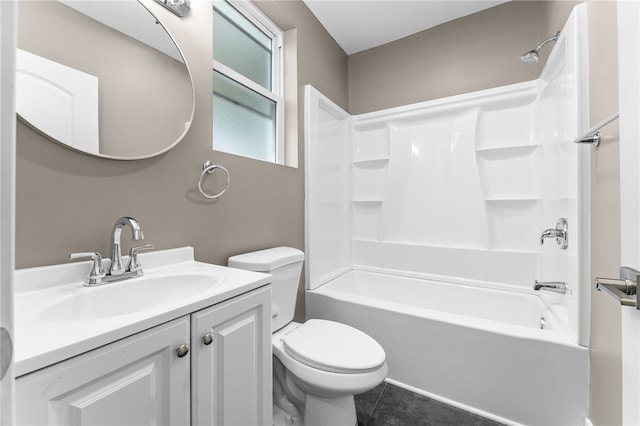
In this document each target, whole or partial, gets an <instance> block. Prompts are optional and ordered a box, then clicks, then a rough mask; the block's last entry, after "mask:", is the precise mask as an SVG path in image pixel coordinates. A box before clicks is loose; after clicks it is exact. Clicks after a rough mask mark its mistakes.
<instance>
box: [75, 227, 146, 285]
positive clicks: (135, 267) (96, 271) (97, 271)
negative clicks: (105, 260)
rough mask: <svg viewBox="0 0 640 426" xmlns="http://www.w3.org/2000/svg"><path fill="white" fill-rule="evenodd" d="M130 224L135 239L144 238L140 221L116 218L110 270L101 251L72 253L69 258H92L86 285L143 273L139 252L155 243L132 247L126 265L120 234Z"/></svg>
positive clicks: (111, 239)
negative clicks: (103, 259) (123, 259)
mask: <svg viewBox="0 0 640 426" xmlns="http://www.w3.org/2000/svg"><path fill="white" fill-rule="evenodd" d="M125 226H128V227H130V228H131V233H132V236H133V241H140V240H142V239H143V238H144V235H143V234H142V228H141V227H140V223H138V221H137V220H135V219H134V218H132V217H127V216H125V217H121V218H119V219H118V220H116V223H115V224H114V225H113V229H112V230H111V237H110V247H109V251H110V261H111V262H110V264H109V268H108V270H105V267H104V265H103V264H102V256H101V255H100V253H93V252H91V253H72V254H71V255H69V259H80V258H87V257H89V258H91V259H92V260H93V264H92V267H91V271H90V272H89V276H88V277H87V279H86V280H85V284H84V285H85V286H89V287H91V286H96V285H101V284H106V283H111V282H115V281H122V280H126V279H129V278H134V277H140V276H142V275H143V272H142V266H141V265H140V261H139V260H138V253H139V252H140V251H142V250H148V249H152V248H153V244H145V245H142V246H138V247H132V248H131V250H130V251H129V265H128V267H127V268H125V267H124V264H123V261H122V248H121V245H120V235H121V234H122V228H124V227H125Z"/></svg>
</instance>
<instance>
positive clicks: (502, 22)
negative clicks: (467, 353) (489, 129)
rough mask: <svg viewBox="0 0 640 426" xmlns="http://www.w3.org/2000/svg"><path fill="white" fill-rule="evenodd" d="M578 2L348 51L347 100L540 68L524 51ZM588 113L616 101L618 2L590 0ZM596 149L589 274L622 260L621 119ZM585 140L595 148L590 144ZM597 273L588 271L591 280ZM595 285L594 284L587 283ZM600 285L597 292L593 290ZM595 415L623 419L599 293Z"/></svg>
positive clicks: (614, 349) (603, 113)
mask: <svg viewBox="0 0 640 426" xmlns="http://www.w3.org/2000/svg"><path fill="white" fill-rule="evenodd" d="M577 3H578V2H575V1H513V2H510V3H506V4H503V5H500V6H497V7H494V8H492V9H488V10H486V11H483V12H480V13H477V14H474V15H471V16H468V17H464V18H461V19H458V20H455V21H452V22H449V23H446V24H444V25H440V26H438V27H435V28H433V29H430V30H427V31H424V32H421V33H418V34H415V35H413V36H410V37H407V38H404V39H402V40H398V41H396V42H393V43H390V44H387V45H384V46H380V47H377V48H374V49H370V50H367V51H364V52H361V53H357V54H354V55H351V56H350V57H349V109H350V112H352V113H354V114H357V113H364V112H369V111H375V110H379V109H384V108H390V107H394V106H398V105H404V104H408V103H414V102H420V101H426V100H430V99H436V98H440V97H443V96H452V95H457V94H461V93H466V92H469V91H474V90H481V89H486V88H491V87H496V86H502V85H506V84H511V83H516V82H521V81H526V80H531V79H535V78H537V77H538V76H539V74H540V71H541V70H542V67H543V65H544V62H545V59H546V58H547V57H548V54H549V52H550V51H551V46H545V49H543V51H542V52H541V53H542V55H541V61H540V63H539V64H537V65H535V66H528V65H524V64H522V63H521V62H520V61H519V60H518V57H519V56H520V55H521V54H522V53H523V52H525V51H527V50H529V49H532V48H534V47H535V46H536V45H538V44H539V43H540V42H541V41H542V40H543V39H545V38H546V37H549V36H551V35H554V34H555V33H556V31H557V30H559V29H561V28H562V27H563V25H564V22H565V21H566V18H567V17H568V16H569V13H570V12H571V8H572V7H573V6H574V5H575V4H577ZM588 12H589V29H590V31H589V32H590V34H589V40H590V52H589V56H590V66H589V74H590V121H591V124H595V123H597V122H599V121H601V120H603V119H604V118H606V117H609V116H610V115H611V114H613V113H614V112H616V111H617V110H618V97H617V90H618V86H617V65H616V64H617V34H616V27H617V25H616V17H615V13H616V2H615V1H595V0H591V1H589V2H588ZM603 134H604V136H605V138H606V142H605V143H603V145H602V146H601V147H600V148H599V149H598V150H593V151H591V160H592V161H591V162H592V165H591V167H592V174H591V238H592V239H591V256H592V262H591V274H592V278H593V277H595V276H613V277H615V276H617V274H618V272H617V270H618V267H619V265H620V236H619V235H620V219H619V217H620V211H619V200H620V193H619V192H620V191H619V160H618V131H617V125H612V126H609V127H608V128H607V129H605V131H604V133H603ZM585 149H590V148H589V147H585ZM592 281H593V279H592V280H591V282H592ZM585 285H589V286H590V287H592V286H591V285H590V283H585ZM592 293H593V292H592ZM591 309H592V311H591V347H590V354H591V355H590V356H591V367H590V382H591V384H590V400H591V401H590V417H591V419H592V421H593V423H594V424H595V425H613V424H621V421H622V417H621V416H622V407H621V405H620V401H621V392H622V378H621V377H622V376H621V374H622V371H621V364H620V360H621V335H620V312H619V307H618V306H616V305H615V304H614V303H613V302H611V301H609V300H608V299H607V298H604V297H602V295H598V294H592V308H591Z"/></svg>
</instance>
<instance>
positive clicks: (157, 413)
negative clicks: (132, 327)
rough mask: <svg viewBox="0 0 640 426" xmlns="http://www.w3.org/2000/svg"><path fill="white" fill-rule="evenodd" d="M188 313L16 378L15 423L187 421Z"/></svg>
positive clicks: (134, 424)
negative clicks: (182, 350) (184, 350)
mask: <svg viewBox="0 0 640 426" xmlns="http://www.w3.org/2000/svg"><path fill="white" fill-rule="evenodd" d="M189 331H190V330H189V317H182V318H179V319H176V320H174V321H171V322H168V323H166V324H162V325H159V326H157V327H154V328H152V329H150V330H147V331H144V332H141V333H139V334H136V335H133V336H131V337H127V338H125V339H122V340H119V341H117V342H114V343H112V344H109V345H106V346H103V347H102V348H99V349H95V350H93V351H91V352H87V353H85V354H83V355H79V356H77V357H75V358H71V359H69V360H66V361H63V362H60V363H58V364H55V365H52V366H51V367H47V368H45V369H42V370H39V371H36V372H34V373H30V374H27V375H25V376H22V377H20V378H18V379H17V380H16V418H17V424H18V425H40V426H42V425H73V426H75V425H105V426H106V425H110V426H116V425H117V426H120V425H130V426H142V425H167V426H169V425H171V426H177V425H188V424H189V420H190V376H189V371H190V356H189V354H187V355H186V356H184V357H182V358H179V357H178V356H177V354H176V349H177V347H178V346H180V345H181V344H183V343H187V344H188V343H189Z"/></svg>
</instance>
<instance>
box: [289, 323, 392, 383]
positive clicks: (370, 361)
mask: <svg viewBox="0 0 640 426" xmlns="http://www.w3.org/2000/svg"><path fill="white" fill-rule="evenodd" d="M282 344H283V347H284V351H285V353H286V354H287V355H289V356H290V357H291V358H293V359H295V360H296V361H298V362H300V363H302V364H304V365H307V366H309V367H312V368H316V369H318V370H322V371H328V372H332V373H343V374H358V373H367V372H371V371H376V370H378V369H379V368H380V367H381V366H382V364H384V362H385V358H386V355H385V353H384V349H382V346H380V344H379V343H378V342H376V341H375V340H374V339H373V338H371V337H370V336H369V335H367V334H365V333H363V332H362V331H360V330H358V329H356V328H353V327H350V326H348V325H346V324H341V323H338V322H334V321H327V320H320V319H311V320H308V321H307V322H305V323H304V324H302V325H301V326H300V327H297V328H296V329H295V330H292V331H291V332H289V333H287V334H286V335H285V336H284V338H283V339H282Z"/></svg>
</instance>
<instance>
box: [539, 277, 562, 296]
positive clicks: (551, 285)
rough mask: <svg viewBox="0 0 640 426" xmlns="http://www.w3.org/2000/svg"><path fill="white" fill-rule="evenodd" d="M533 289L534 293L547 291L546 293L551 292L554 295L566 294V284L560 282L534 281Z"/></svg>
mask: <svg viewBox="0 0 640 426" xmlns="http://www.w3.org/2000/svg"><path fill="white" fill-rule="evenodd" d="M533 289H534V290H536V291H540V290H548V291H553V292H554V293H562V294H565V293H566V292H567V283H565V282H562V281H547V282H543V281H538V280H535V282H534V284H533Z"/></svg>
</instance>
